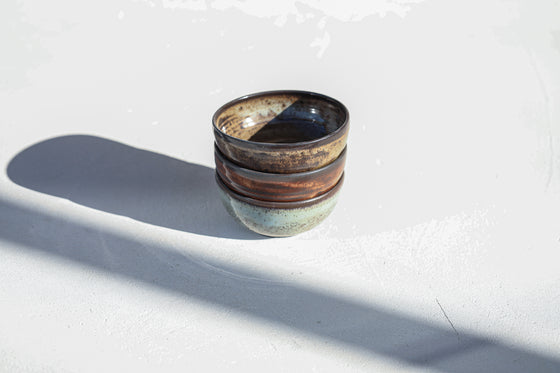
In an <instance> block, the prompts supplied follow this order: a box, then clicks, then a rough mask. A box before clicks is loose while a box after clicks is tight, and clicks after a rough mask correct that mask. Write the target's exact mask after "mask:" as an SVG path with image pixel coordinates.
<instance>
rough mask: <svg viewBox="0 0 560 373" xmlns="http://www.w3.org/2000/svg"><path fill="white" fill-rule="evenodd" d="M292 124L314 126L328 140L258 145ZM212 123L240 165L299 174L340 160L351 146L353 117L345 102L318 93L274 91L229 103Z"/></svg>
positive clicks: (226, 152) (218, 139)
mask: <svg viewBox="0 0 560 373" xmlns="http://www.w3.org/2000/svg"><path fill="white" fill-rule="evenodd" d="M289 121H299V122H305V123H308V124H309V128H312V127H313V128H317V129H320V130H321V132H322V135H321V136H319V137H315V138H312V139H303V140H302V141H294V142H282V141H281V140H278V141H277V142H275V141H270V142H268V141H267V142H259V141H253V140H252V138H253V139H254V138H255V136H256V135H257V134H258V133H259V131H261V132H262V130H263V129H266V128H265V127H267V126H268V128H271V126H272V125H275V124H277V123H283V122H289ZM212 124H213V127H214V137H215V139H216V144H217V146H218V148H219V149H220V151H221V152H222V153H223V154H224V155H225V156H226V157H228V158H229V159H231V160H233V161H234V162H235V163H237V164H239V165H241V166H243V167H246V168H250V169H253V170H258V171H263V172H272V173H294V172H304V171H309V170H314V169H317V168H320V167H323V166H326V165H328V164H329V163H331V162H333V161H334V160H335V159H337V158H338V156H339V155H340V153H341V152H342V150H343V149H344V147H345V146H346V140H347V137H348V128H349V113H348V110H347V109H346V107H345V106H344V105H343V104H342V103H340V102H339V101H337V100H335V99H333V98H330V97H328V96H325V95H321V94H318V93H312V92H305V91H269V92H262V93H256V94H252V95H248V96H244V97H240V98H238V99H236V100H233V101H231V102H229V103H227V104H225V105H224V106H222V107H221V108H220V109H218V110H217V111H216V113H215V114H214V116H213V118H212ZM280 127H281V126H279V127H278V128H280ZM279 136H280V137H281V136H282V134H279Z"/></svg>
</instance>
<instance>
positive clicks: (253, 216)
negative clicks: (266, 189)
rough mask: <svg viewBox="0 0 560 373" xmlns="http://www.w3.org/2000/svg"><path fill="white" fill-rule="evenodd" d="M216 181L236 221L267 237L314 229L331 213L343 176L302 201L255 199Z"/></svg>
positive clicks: (218, 179)
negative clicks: (333, 183)
mask: <svg viewBox="0 0 560 373" xmlns="http://www.w3.org/2000/svg"><path fill="white" fill-rule="evenodd" d="M216 181H217V183H218V186H219V188H218V190H219V191H220V196H221V199H222V202H223V204H224V206H225V208H226V210H227V211H228V212H229V214H230V215H231V216H233V217H234V218H235V220H237V221H238V222H239V223H241V224H243V225H244V226H246V227H247V228H249V229H250V230H252V231H254V232H257V233H259V234H262V235H264V236H269V237H287V236H293V235H296V234H299V233H302V232H305V231H308V230H309V229H311V228H314V227H315V226H317V225H318V224H319V223H321V222H322V221H323V220H324V219H325V218H326V217H327V216H328V215H329V214H330V213H331V211H332V210H333V209H334V207H335V205H336V202H337V200H338V195H339V193H340V188H341V187H342V184H343V182H344V174H343V175H342V177H341V178H340V180H339V182H338V183H337V184H336V186H335V187H334V188H332V189H331V190H329V191H328V192H326V193H324V194H322V195H320V196H318V197H315V198H312V199H308V200H305V201H299V202H269V201H260V200H255V199H252V198H249V197H245V196H242V195H240V194H238V193H235V192H234V191H232V190H231V189H229V188H228V187H227V186H226V185H225V184H224V183H223V182H222V181H221V179H220V177H219V175H218V174H217V173H216Z"/></svg>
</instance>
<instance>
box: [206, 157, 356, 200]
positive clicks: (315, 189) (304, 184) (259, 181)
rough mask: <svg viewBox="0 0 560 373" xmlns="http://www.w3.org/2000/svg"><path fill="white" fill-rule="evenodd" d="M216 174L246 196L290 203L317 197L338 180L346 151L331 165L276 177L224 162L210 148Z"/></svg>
mask: <svg viewBox="0 0 560 373" xmlns="http://www.w3.org/2000/svg"><path fill="white" fill-rule="evenodd" d="M214 159H215V161H216V172H217V173H218V175H219V176H220V178H221V180H222V181H223V182H224V184H226V186H227V187H228V188H230V189H232V190H233V191H235V192H237V193H239V194H242V195H244V196H247V197H251V198H255V199H260V200H264V201H277V202H291V201H302V200H305V199H310V198H314V197H317V196H318V195H321V194H323V193H325V192H327V191H329V190H331V189H332V188H333V187H334V186H335V185H336V184H337V183H338V180H340V177H341V176H342V173H343V172H344V164H345V162H346V148H345V149H344V150H343V151H342V153H341V154H340V155H339V157H338V158H337V159H335V160H334V162H332V163H330V164H328V165H326V166H324V167H321V168H318V169H315V170H312V171H305V172H298V173H293V174H278V173H269V172H261V171H255V170H250V169H248V168H244V167H241V166H238V165H237V164H235V163H233V162H232V161H230V160H229V159H227V158H226V157H225V156H224V155H223V154H222V153H221V152H220V150H219V149H218V148H217V147H215V148H214Z"/></svg>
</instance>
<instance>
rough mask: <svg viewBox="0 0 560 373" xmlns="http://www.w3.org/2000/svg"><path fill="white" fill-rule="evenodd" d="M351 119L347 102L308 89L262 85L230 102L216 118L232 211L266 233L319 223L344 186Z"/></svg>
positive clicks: (219, 163)
mask: <svg viewBox="0 0 560 373" xmlns="http://www.w3.org/2000/svg"><path fill="white" fill-rule="evenodd" d="M348 121H349V114H348V110H347V109H346V108H345V107H344V105H342V104H341V103H340V102H338V101H337V100H334V99H332V98H330V97H327V96H324V95H321V94H317V93H311V92H303V91H271V92H263V93H257V94H252V95H248V96H244V97H241V98H238V99H236V100H233V101H231V102H229V103H227V104H226V105H224V106H222V107H221V108H220V109H218V111H217V112H216V113H215V114H214V117H213V118H212V124H213V126H214V137H215V140H216V142H215V147H214V150H215V160H216V181H217V183H218V186H219V190H220V195H221V198H222V201H223V203H224V206H225V207H226V209H227V211H228V212H229V213H230V214H231V215H232V216H233V217H234V218H235V219H236V220H238V221H239V222H240V223H242V224H243V225H245V226H246V227H247V228H249V229H251V230H253V231H255V232H257V233H260V234H263V235H266V236H274V237H282V236H292V235H294V234H298V233H301V232H304V231H307V230H309V229H311V228H313V227H315V226H316V225H317V224H319V223H320V222H321V221H323V220H324V219H325V218H326V217H327V216H328V215H329V214H330V212H331V211H332V210H333V208H334V206H335V204H336V201H337V198H338V195H339V192H340V189H341V187H342V183H343V180H344V164H345V161H346V138H347V136H348V127H349V124H348Z"/></svg>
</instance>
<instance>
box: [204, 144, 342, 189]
mask: <svg viewBox="0 0 560 373" xmlns="http://www.w3.org/2000/svg"><path fill="white" fill-rule="evenodd" d="M347 148H348V146H344V149H342V151H341V152H340V154H339V155H338V157H336V159H335V160H333V161H332V162H331V163H329V164H326V165H324V166H323V167H319V168H315V169H313V170H309V171H301V172H292V173H279V172H266V171H259V170H254V169H252V168H247V167H243V166H241V165H239V164H237V163H235V162H234V161H233V160H231V159H229V158H228V157H227V156H226V155H224V153H223V152H222V151H221V150H220V148H219V147H218V145H217V144H216V143H214V156H215V157H217V158H218V159H219V161H220V162H221V163H222V164H224V165H225V166H226V167H230V168H232V169H233V170H234V171H235V172H236V173H237V172H238V170H239V171H241V172H243V173H246V174H249V175H254V176H256V177H257V178H278V179H286V181H288V180H290V179H293V178H305V177H310V176H311V177H312V176H315V175H316V174H320V173H323V172H328V171H327V170H328V169H332V168H336V167H337V166H338V165H339V164H340V163H345V162H346V154H347V151H346V149H347Z"/></svg>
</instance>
